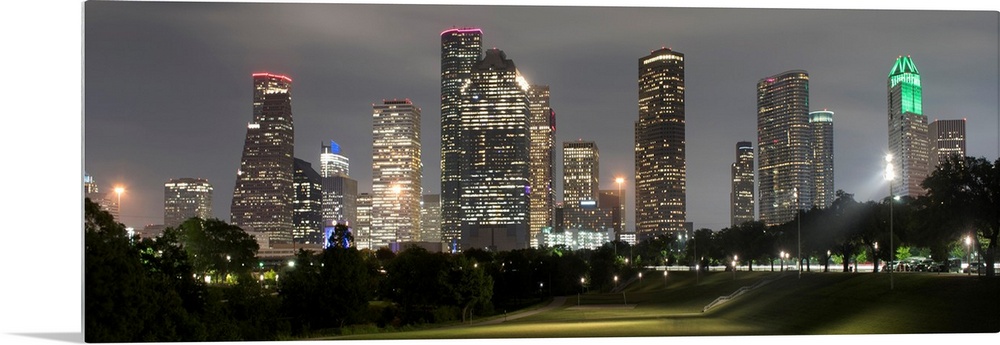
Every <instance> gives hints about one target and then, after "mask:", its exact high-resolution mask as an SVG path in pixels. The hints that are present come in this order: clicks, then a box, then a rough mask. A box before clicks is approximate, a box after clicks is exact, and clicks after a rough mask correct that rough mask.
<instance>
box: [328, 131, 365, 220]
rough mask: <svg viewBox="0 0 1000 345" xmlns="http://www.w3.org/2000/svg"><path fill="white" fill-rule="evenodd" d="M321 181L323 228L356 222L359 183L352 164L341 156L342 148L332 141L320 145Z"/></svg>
mask: <svg viewBox="0 0 1000 345" xmlns="http://www.w3.org/2000/svg"><path fill="white" fill-rule="evenodd" d="M320 150H321V151H320V154H319V161H320V179H321V185H322V190H323V212H322V213H323V224H324V226H333V225H336V224H338V223H344V224H347V225H348V226H353V225H354V222H356V221H357V208H358V207H357V197H358V181H356V180H354V179H352V178H351V177H350V176H349V174H350V160H349V159H348V158H347V157H345V156H343V155H342V154H341V153H340V145H338V144H337V142H335V141H333V140H330V141H329V142H324V143H322V144H321V145H320Z"/></svg>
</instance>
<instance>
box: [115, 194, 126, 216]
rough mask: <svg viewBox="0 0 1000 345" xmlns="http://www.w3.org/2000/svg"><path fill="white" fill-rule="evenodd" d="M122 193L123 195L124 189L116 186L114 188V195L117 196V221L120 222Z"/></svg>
mask: <svg viewBox="0 0 1000 345" xmlns="http://www.w3.org/2000/svg"><path fill="white" fill-rule="evenodd" d="M122 193H125V187H122V186H117V187H115V194H118V211H117V212H118V221H119V222H121V221H122V219H121V217H122Z"/></svg>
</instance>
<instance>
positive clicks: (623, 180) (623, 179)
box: [615, 177, 625, 183]
mask: <svg viewBox="0 0 1000 345" xmlns="http://www.w3.org/2000/svg"><path fill="white" fill-rule="evenodd" d="M615 183H625V178H624V177H617V178H615Z"/></svg>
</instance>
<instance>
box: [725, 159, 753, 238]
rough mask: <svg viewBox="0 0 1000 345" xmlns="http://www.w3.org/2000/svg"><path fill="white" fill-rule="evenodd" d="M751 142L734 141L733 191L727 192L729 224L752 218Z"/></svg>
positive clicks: (747, 220) (740, 222) (741, 222)
mask: <svg viewBox="0 0 1000 345" xmlns="http://www.w3.org/2000/svg"><path fill="white" fill-rule="evenodd" d="M753 171H754V170H753V143H751V142H749V141H740V142H737V143H736V162H734V163H733V166H732V177H733V180H732V183H733V191H732V192H731V193H730V194H729V202H730V209H729V210H730V211H729V215H730V217H731V219H732V222H731V225H733V226H736V225H739V224H743V223H744V222H750V221H753V220H754V215H753V204H754V192H753V191H754V174H753Z"/></svg>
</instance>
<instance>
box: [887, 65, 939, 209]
mask: <svg viewBox="0 0 1000 345" xmlns="http://www.w3.org/2000/svg"><path fill="white" fill-rule="evenodd" d="M886 86H887V89H888V94H889V152H890V153H892V165H893V170H894V171H896V179H895V180H893V181H892V195H908V196H911V197H916V196H920V195H923V194H924V190H923V188H921V187H920V183H921V182H923V181H924V179H925V178H927V165H928V159H929V158H928V156H929V155H930V143H929V142H928V137H927V117H926V116H924V112H923V102H922V100H921V98H922V91H921V90H922V87H921V86H920V72H918V71H917V66H916V65H914V64H913V60H912V59H910V57H909V56H900V57H899V58H897V59H896V63H895V64H894V65H893V66H892V70H890V71H889V79H888V81H887V85H886Z"/></svg>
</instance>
